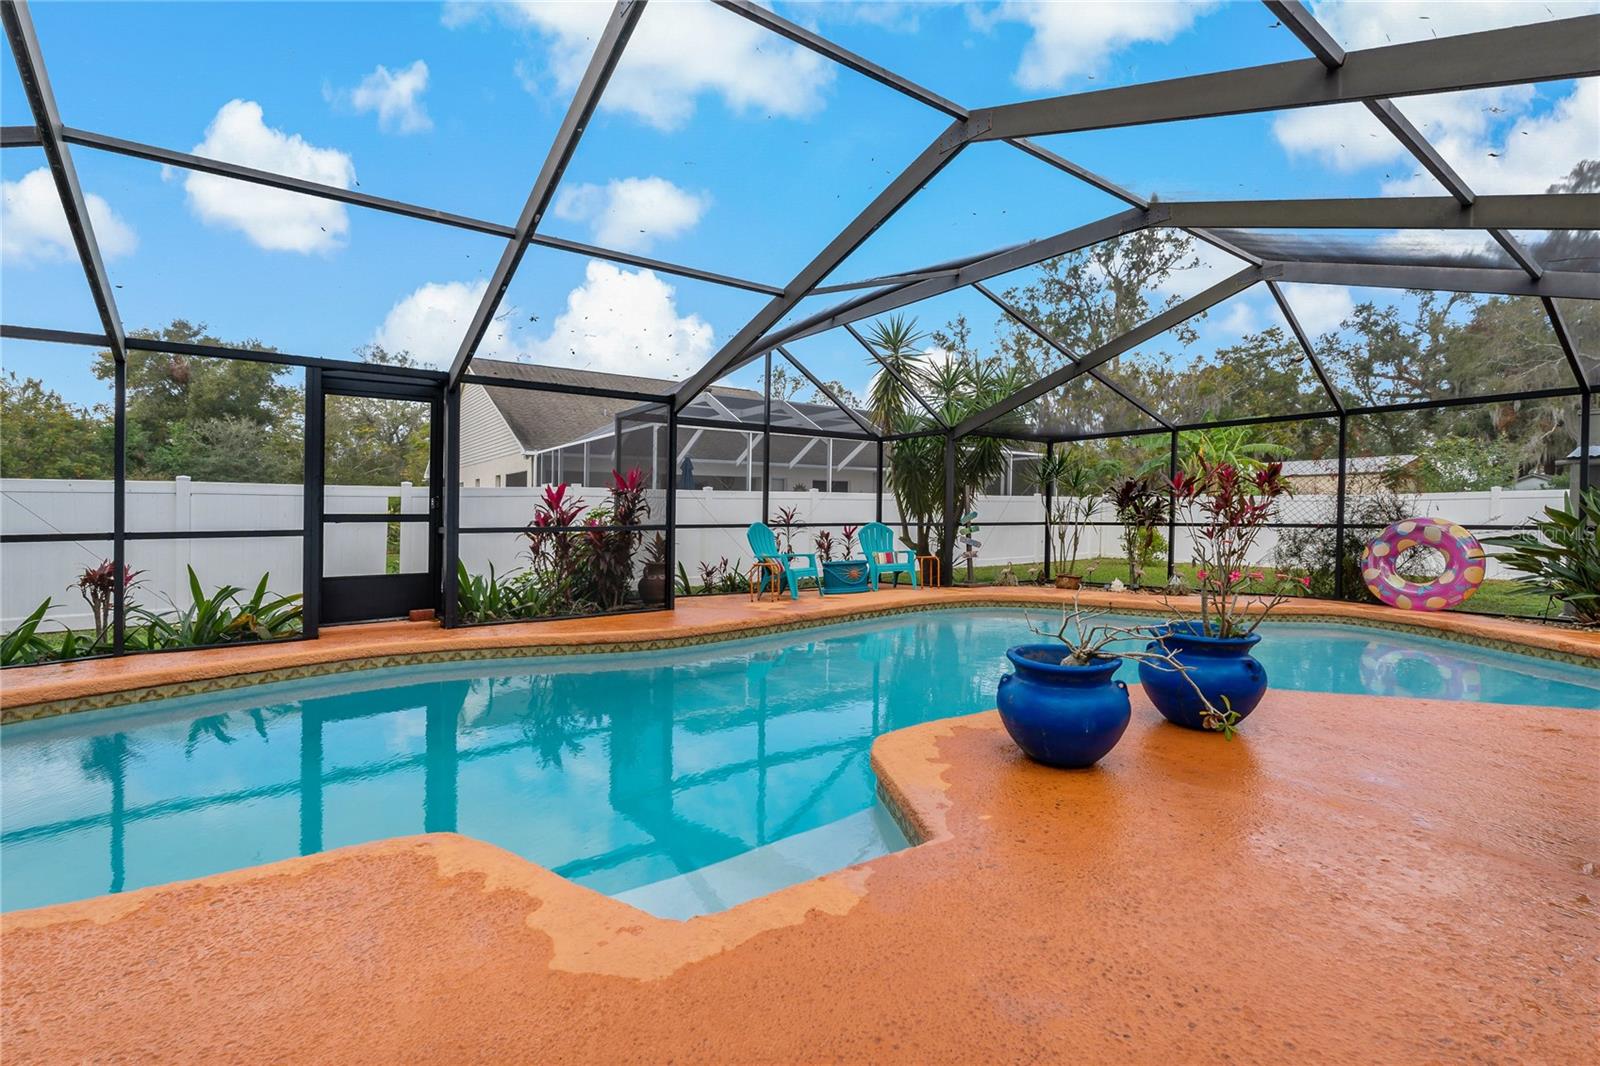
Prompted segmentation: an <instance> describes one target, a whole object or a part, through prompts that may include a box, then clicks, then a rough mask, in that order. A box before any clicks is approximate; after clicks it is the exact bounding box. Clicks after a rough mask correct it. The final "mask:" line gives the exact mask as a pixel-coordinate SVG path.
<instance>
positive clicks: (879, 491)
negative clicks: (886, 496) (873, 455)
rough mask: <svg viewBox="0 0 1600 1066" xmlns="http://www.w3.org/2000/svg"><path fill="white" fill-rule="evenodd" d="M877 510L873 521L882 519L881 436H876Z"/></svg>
mask: <svg viewBox="0 0 1600 1066" xmlns="http://www.w3.org/2000/svg"><path fill="white" fill-rule="evenodd" d="M877 504H878V511H877V515H876V517H875V519H874V521H878V522H882V521H883V438H882V437H879V438H878V501H877Z"/></svg>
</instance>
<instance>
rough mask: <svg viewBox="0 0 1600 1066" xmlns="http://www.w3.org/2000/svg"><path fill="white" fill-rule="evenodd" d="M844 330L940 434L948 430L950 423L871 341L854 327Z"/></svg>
mask: <svg viewBox="0 0 1600 1066" xmlns="http://www.w3.org/2000/svg"><path fill="white" fill-rule="evenodd" d="M844 329H845V332H846V333H848V334H850V336H852V337H854V338H855V340H856V343H857V344H859V345H861V347H862V348H864V349H865V350H866V353H867V355H868V356H869V357H870V358H871V359H872V361H873V362H874V363H877V364H878V366H879V367H881V368H882V370H883V372H884V373H885V374H888V375H889V376H890V377H891V378H893V379H894V380H895V384H897V385H899V386H900V388H901V389H902V390H904V392H905V394H906V395H907V396H909V397H911V398H912V399H913V400H915V401H917V406H919V407H921V408H922V409H923V410H924V411H926V412H927V414H928V417H929V418H931V419H933V421H934V423H935V424H936V425H938V427H939V430H940V431H941V432H943V431H945V430H948V429H949V428H950V423H948V422H946V421H945V420H944V418H943V417H941V416H940V414H939V412H938V411H935V410H934V409H933V405H932V404H930V403H929V402H928V401H927V400H926V399H925V398H924V397H923V395H922V393H920V392H918V391H917V390H916V389H915V388H913V387H912V385H911V382H909V381H907V380H906V379H905V377H904V376H902V375H901V373H900V372H899V371H898V370H896V369H895V368H894V367H892V366H890V365H889V363H888V361H887V360H885V359H884V358H883V356H881V355H879V354H878V349H876V348H874V347H873V346H872V342H871V341H869V340H867V338H865V337H863V336H862V335H861V334H860V332H859V331H857V329H856V328H855V327H854V326H851V325H846V326H845V327H844Z"/></svg>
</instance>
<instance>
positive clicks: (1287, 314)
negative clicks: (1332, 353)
mask: <svg viewBox="0 0 1600 1066" xmlns="http://www.w3.org/2000/svg"><path fill="white" fill-rule="evenodd" d="M1267 291H1268V292H1270V293H1272V299H1273V301H1274V302H1275V303H1277V305H1278V310H1279V311H1281V312H1282V313H1283V320H1284V321H1285V322H1287V323H1289V332H1290V333H1293V334H1294V339H1295V340H1296V341H1297V342H1299V344H1300V350H1301V351H1302V352H1304V353H1305V356H1306V362H1308V363H1310V364H1311V370H1312V372H1313V373H1315V374H1316V375H1317V380H1318V381H1320V382H1321V383H1322V389H1323V391H1324V392H1326V393H1327V394H1328V402H1329V403H1331V404H1333V406H1334V409H1335V410H1337V411H1339V412H1341V413H1343V411H1344V401H1343V400H1341V399H1340V398H1339V390H1338V389H1336V388H1334V387H1333V381H1332V380H1331V379H1330V378H1329V377H1328V372H1327V371H1326V370H1324V369H1323V367H1322V360H1320V359H1318V358H1317V350H1316V348H1314V347H1313V346H1312V344H1311V338H1310V337H1308V336H1306V331H1305V329H1304V327H1302V326H1301V325H1300V316H1299V315H1297V314H1295V313H1294V308H1293V307H1290V306H1289V300H1288V298H1287V297H1285V296H1284V295H1283V289H1282V288H1280V287H1279V285H1278V283H1277V282H1276V281H1269V282H1267Z"/></svg>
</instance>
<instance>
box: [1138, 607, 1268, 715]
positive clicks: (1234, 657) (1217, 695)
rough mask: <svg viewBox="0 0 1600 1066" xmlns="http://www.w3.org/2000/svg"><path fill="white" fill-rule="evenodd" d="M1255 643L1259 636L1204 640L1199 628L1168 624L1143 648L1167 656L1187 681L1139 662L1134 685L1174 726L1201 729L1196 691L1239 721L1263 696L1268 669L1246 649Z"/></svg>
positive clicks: (1191, 624) (1201, 710)
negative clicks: (1180, 666)
mask: <svg viewBox="0 0 1600 1066" xmlns="http://www.w3.org/2000/svg"><path fill="white" fill-rule="evenodd" d="M1260 641H1261V635H1260V634H1259V633H1252V634H1250V635H1249V636H1248V637H1228V638H1226V639H1224V638H1222V637H1213V636H1208V635H1206V633H1204V632H1203V631H1202V629H1201V627H1200V623H1198V622H1176V623H1173V624H1172V625H1170V626H1168V627H1167V629H1166V632H1165V633H1164V634H1163V635H1162V636H1159V637H1157V638H1156V639H1155V640H1153V641H1151V642H1150V643H1149V644H1147V645H1146V646H1145V647H1146V650H1148V651H1155V652H1160V651H1163V650H1165V651H1169V652H1171V653H1172V654H1173V655H1174V656H1175V657H1176V658H1177V660H1178V662H1179V663H1181V664H1183V666H1184V667H1186V668H1187V669H1188V673H1189V680H1185V679H1184V677H1183V676H1182V675H1181V674H1180V673H1179V672H1178V671H1176V670H1172V669H1168V668H1166V667H1164V666H1161V665H1157V664H1151V663H1148V662H1141V663H1140V664H1139V682H1140V683H1141V684H1142V685H1144V691H1145V694H1146V695H1148V696H1149V697H1150V702H1151V703H1153V704H1155V705H1156V710H1158V711H1160V712H1161V714H1162V715H1163V717H1165V718H1166V720H1167V721H1169V722H1172V723H1173V724H1175V725H1181V726H1184V727H1185V728H1187V729H1204V728H1205V722H1204V718H1203V713H1204V710H1205V704H1203V703H1202V702H1201V701H1200V697H1199V695H1198V694H1197V693H1196V692H1195V686H1198V687H1199V689H1200V691H1201V692H1204V693H1205V694H1206V698H1207V699H1209V700H1210V701H1211V703H1212V705H1213V706H1214V707H1216V708H1218V709H1219V710H1220V709H1223V708H1224V707H1227V708H1231V709H1232V710H1234V711H1236V712H1238V715H1239V717H1240V719H1243V718H1245V717H1246V716H1247V715H1249V713H1250V712H1251V711H1253V710H1255V709H1256V704H1258V703H1260V702H1261V697H1262V696H1263V695H1265V694H1266V691H1267V668H1266V667H1264V666H1262V665H1261V664H1260V663H1259V662H1257V661H1256V660H1255V658H1254V657H1253V656H1251V654H1250V649H1251V648H1253V647H1255V646H1256V645H1257V644H1258V643H1260ZM1190 680H1192V681H1193V682H1194V685H1191V684H1190V683H1189V681H1190ZM1224 697H1226V698H1227V703H1226V704H1224V703H1223V698H1224Z"/></svg>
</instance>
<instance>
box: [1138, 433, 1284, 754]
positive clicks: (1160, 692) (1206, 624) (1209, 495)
mask: <svg viewBox="0 0 1600 1066" xmlns="http://www.w3.org/2000/svg"><path fill="white" fill-rule="evenodd" d="M1288 492H1289V484H1288V482H1286V481H1285V480H1284V478H1283V464H1282V463H1268V464H1266V465H1264V466H1262V467H1260V468H1259V469H1257V470H1255V471H1254V472H1253V473H1251V474H1248V475H1245V474H1241V473H1240V472H1239V470H1238V469H1236V468H1235V467H1234V466H1233V465H1232V464H1231V463H1217V464H1212V463H1210V462H1207V461H1206V460H1204V459H1201V460H1200V461H1198V462H1197V463H1196V467H1195V470H1194V471H1193V472H1185V471H1179V472H1178V474H1177V476H1176V477H1174V478H1173V479H1172V493H1173V499H1174V500H1175V501H1176V503H1177V505H1178V506H1179V507H1181V508H1182V509H1183V511H1184V514H1185V517H1186V519H1187V520H1188V521H1189V522H1190V523H1191V525H1192V530H1193V537H1192V540H1193V546H1194V557H1195V562H1196V564H1197V568H1196V570H1195V581H1196V583H1197V584H1198V587H1199V592H1200V617H1199V619H1198V620H1192V621H1184V622H1175V623H1172V624H1170V625H1168V626H1166V627H1164V629H1163V631H1162V632H1161V633H1160V634H1159V635H1158V636H1157V638H1156V639H1155V640H1154V641H1152V642H1151V644H1150V649H1151V650H1160V651H1163V652H1167V653H1169V654H1170V655H1171V657H1172V660H1173V661H1174V662H1175V663H1177V664H1178V665H1179V666H1181V667H1182V668H1183V672H1182V676H1181V677H1179V676H1177V675H1175V674H1174V673H1173V672H1172V671H1171V670H1170V669H1162V668H1161V667H1160V666H1158V665H1154V664H1151V663H1147V662H1141V663H1140V664H1139V680H1140V681H1141V682H1142V683H1143V684H1144V689H1145V694H1146V695H1148V696H1149V697H1150V702H1151V703H1153V704H1155V706H1156V710H1158V711H1160V712H1161V713H1162V715H1163V716H1165V717H1166V719H1167V720H1168V721H1170V722H1173V723H1175V724H1177V725H1181V726H1185V727H1187V728H1189V729H1212V730H1218V729H1220V730H1222V731H1223V732H1229V733H1231V732H1232V730H1233V728H1234V727H1235V726H1237V725H1238V723H1239V722H1240V721H1242V720H1243V719H1244V718H1245V717H1247V716H1248V715H1249V714H1250V712H1251V711H1253V710H1255V709H1256V706H1257V705H1258V704H1259V703H1260V702H1261V697H1262V696H1263V695H1265V694H1266V691H1267V671H1266V668H1265V667H1263V666H1262V665H1261V663H1259V662H1258V661H1256V659H1255V657H1254V656H1252V655H1251V654H1250V651H1251V649H1252V648H1254V647H1255V646H1256V644H1258V643H1260V641H1261V636H1260V634H1258V633H1257V632H1256V627H1257V626H1259V625H1260V624H1261V622H1262V620H1263V619H1265V618H1266V617H1267V615H1269V614H1270V613H1271V612H1272V610H1273V609H1274V608H1276V607H1277V606H1278V605H1279V604H1280V603H1282V602H1283V601H1284V600H1285V599H1287V598H1289V596H1290V594H1291V589H1292V583H1291V582H1292V579H1291V577H1290V575H1289V574H1286V573H1283V572H1282V571H1278V572H1275V573H1265V572H1263V571H1262V570H1261V569H1259V568H1254V567H1251V566H1250V565H1249V558H1250V556H1251V554H1252V553H1253V551H1254V549H1255V544H1256V540H1257V539H1258V538H1259V537H1260V535H1261V531H1262V530H1263V529H1264V528H1265V527H1266V523H1267V520H1268V518H1269V517H1270V515H1271V513H1272V509H1273V507H1274V505H1275V504H1276V502H1277V500H1278V499H1279V498H1280V497H1282V496H1284V495H1287V494H1288ZM1308 581H1309V579H1302V584H1304V583H1306V582H1308ZM1218 707H1220V708H1223V713H1222V715H1221V717H1220V719H1219V717H1218V715H1217V713H1216V708H1218Z"/></svg>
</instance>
